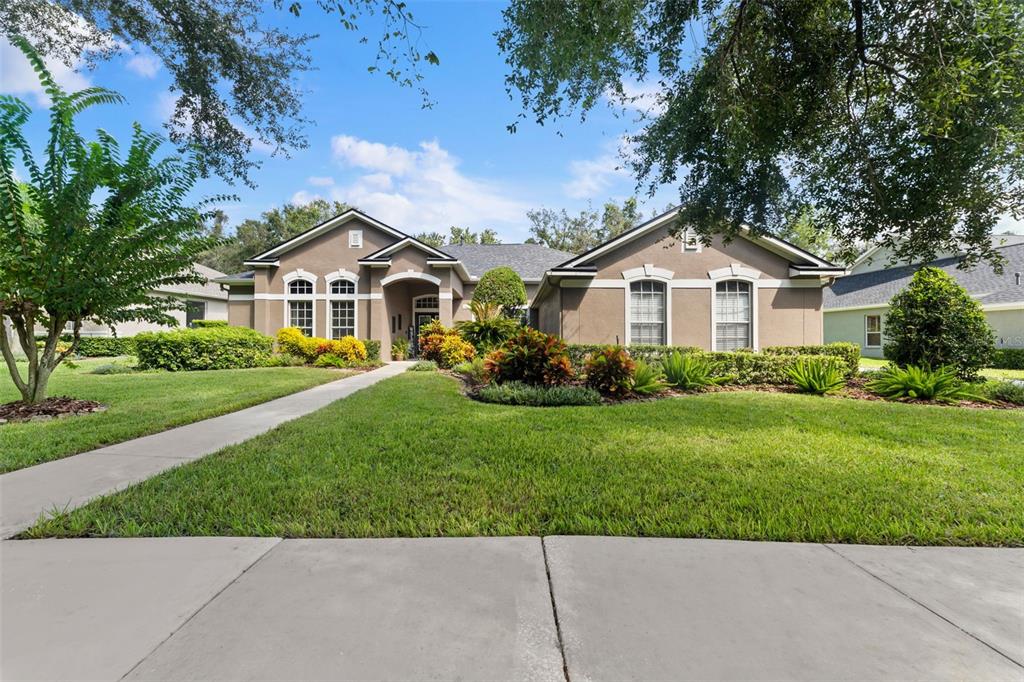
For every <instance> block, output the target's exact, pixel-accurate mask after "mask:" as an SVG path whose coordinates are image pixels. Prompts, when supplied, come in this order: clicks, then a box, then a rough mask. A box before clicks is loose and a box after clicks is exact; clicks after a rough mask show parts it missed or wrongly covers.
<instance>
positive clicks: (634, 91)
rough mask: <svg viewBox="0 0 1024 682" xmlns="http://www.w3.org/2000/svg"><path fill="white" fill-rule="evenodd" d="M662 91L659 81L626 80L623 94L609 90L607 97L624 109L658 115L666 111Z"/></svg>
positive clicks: (623, 85)
mask: <svg viewBox="0 0 1024 682" xmlns="http://www.w3.org/2000/svg"><path fill="white" fill-rule="evenodd" d="M662 92H663V90H662V87H661V86H660V85H659V84H657V83H640V82H637V81H626V82H625V83H623V84H622V94H621V95H619V94H617V93H614V92H612V91H611V90H609V91H607V92H606V93H605V97H606V98H607V99H608V100H609V101H610V102H612V103H613V104H616V105H618V106H621V107H622V108H624V109H631V110H633V111H636V112H639V113H641V114H644V115H650V116H657V115H659V114H662V113H664V111H665V104H664V102H662V101H661V94H662Z"/></svg>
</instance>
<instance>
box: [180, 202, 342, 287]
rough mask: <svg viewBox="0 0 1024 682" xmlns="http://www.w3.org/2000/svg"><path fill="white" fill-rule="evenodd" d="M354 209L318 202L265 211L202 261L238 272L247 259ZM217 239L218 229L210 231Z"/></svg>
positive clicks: (216, 268)
mask: <svg viewBox="0 0 1024 682" xmlns="http://www.w3.org/2000/svg"><path fill="white" fill-rule="evenodd" d="M350 208H352V207H351V206H349V205H348V204H346V203H344V202H341V201H327V200H326V199H316V200H314V201H311V202H309V203H308V204H285V205H284V206H282V207H280V208H278V207H276V206H275V207H274V208H272V209H270V210H268V211H264V212H263V214H262V215H261V216H260V217H259V218H250V219H248V220H244V221H242V222H241V223H240V224H239V225H238V227H237V228H235V233H234V234H233V235H232V236H231V237H230V238H228V239H227V240H226V241H222V242H220V243H219V244H217V245H216V246H215V247H214V248H212V249H210V250H209V251H207V252H206V253H204V254H203V255H202V257H201V258H200V259H199V262H200V263H202V264H203V265H206V266H209V267H211V268H213V269H214V270H220V271H221V272H228V273H233V272H238V271H239V270H242V269H244V268H245V260H246V259H247V258H252V257H253V256H255V255H256V254H258V253H262V252H263V251H266V250H267V249H269V248H270V247H272V246H275V245H276V244H280V243H281V242H283V241H287V240H289V239H291V238H292V237H294V236H295V235H297V234H300V233H302V232H305V231H306V230H308V229H309V228H311V227H313V226H314V225H318V224H320V223H322V222H324V221H326V220H330V219H331V218H333V217H334V216H336V215H340V214H342V213H344V212H345V211H347V210H349V209H350ZM211 234H212V235H214V236H217V235H218V233H217V228H216V225H214V226H213V227H212V228H211Z"/></svg>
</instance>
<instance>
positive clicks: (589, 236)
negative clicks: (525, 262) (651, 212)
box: [526, 197, 641, 253]
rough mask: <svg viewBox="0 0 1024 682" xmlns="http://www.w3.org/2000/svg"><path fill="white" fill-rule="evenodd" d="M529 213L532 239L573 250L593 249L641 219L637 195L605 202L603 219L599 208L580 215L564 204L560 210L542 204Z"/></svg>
mask: <svg viewBox="0 0 1024 682" xmlns="http://www.w3.org/2000/svg"><path fill="white" fill-rule="evenodd" d="M526 217H527V219H528V220H529V221H530V235H531V237H530V239H529V240H528V241H529V242H532V243H535V244H544V245H545V246H547V247H549V248H552V249H559V250H560V251H568V252H570V253H583V252H584V251H587V250H588V249H592V248H594V247H595V246H597V245H598V244H601V243H602V242H605V241H607V240H609V239H611V238H612V237H614V236H616V235H618V234H620V233H622V232H624V231H625V230H628V229H629V228H631V227H633V226H634V225H636V224H637V223H639V222H640V220H641V215H640V211H639V210H638V209H637V201H636V197H630V198H629V199H626V201H624V202H623V204H622V206H619V205H618V204H616V203H615V202H614V201H608V202H607V203H605V205H604V211H603V213H602V214H601V222H600V223H598V215H597V211H594V210H593V209H592V208H589V207H588V208H585V209H583V210H582V211H580V212H579V215H570V214H569V212H568V211H566V210H565V209H564V208H563V209H562V210H560V211H555V210H552V209H549V208H539V209H535V210H533V211H528V212H527V213H526Z"/></svg>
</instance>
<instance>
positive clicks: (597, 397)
mask: <svg viewBox="0 0 1024 682" xmlns="http://www.w3.org/2000/svg"><path fill="white" fill-rule="evenodd" d="M477 397H478V398H480V400H482V401H484V402H487V403H500V404H502V405H527V406H531V407H557V406H563V405H599V404H600V403H601V394H600V393H598V392H597V391H596V390H595V389H593V388H590V387H587V386H536V385H532V384H524V383H522V382H519V381H510V382H507V383H504V384H492V385H490V386H484V387H483V388H481V389H480V390H479V391H478V392H477Z"/></svg>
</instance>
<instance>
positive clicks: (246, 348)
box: [134, 327, 274, 372]
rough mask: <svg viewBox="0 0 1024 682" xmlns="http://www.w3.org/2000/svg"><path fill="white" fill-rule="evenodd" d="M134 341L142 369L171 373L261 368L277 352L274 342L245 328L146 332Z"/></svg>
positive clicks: (137, 336)
mask: <svg viewBox="0 0 1024 682" xmlns="http://www.w3.org/2000/svg"><path fill="white" fill-rule="evenodd" d="M134 338H135V350H136V355H137V356H138V358H139V368H140V369H166V370H170V371H172V372H176V371H189V370H206V369H239V368H244V367H262V366H265V365H267V364H269V363H270V362H271V356H272V354H273V351H274V339H272V338H271V337H269V336H266V335H264V334H260V333H259V332H257V331H255V330H252V329H247V328H245V327H209V328H206V329H180V330H177V331H171V332H143V333H141V334H138V335H136V336H135V337H134Z"/></svg>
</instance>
